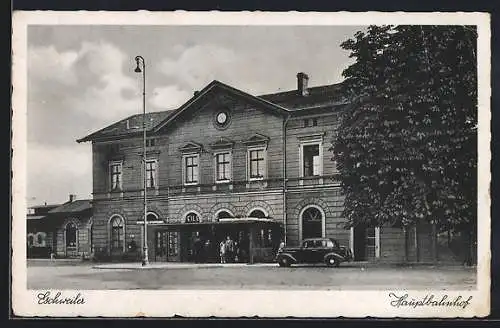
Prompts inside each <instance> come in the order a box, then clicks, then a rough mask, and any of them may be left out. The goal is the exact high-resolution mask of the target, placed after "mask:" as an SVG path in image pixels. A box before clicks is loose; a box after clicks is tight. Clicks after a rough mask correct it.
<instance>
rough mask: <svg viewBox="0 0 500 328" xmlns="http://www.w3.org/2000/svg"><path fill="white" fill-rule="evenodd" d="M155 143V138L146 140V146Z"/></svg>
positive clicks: (152, 145) (151, 145)
mask: <svg viewBox="0 0 500 328" xmlns="http://www.w3.org/2000/svg"><path fill="white" fill-rule="evenodd" d="M155 145H156V140H155V139H147V140H146V147H154V146H155Z"/></svg>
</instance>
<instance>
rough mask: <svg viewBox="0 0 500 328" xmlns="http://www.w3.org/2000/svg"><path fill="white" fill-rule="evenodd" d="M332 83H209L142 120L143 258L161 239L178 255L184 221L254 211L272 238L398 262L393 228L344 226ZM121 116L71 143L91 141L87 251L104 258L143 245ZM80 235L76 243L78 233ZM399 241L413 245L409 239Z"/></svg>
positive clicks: (132, 140)
mask: <svg viewBox="0 0 500 328" xmlns="http://www.w3.org/2000/svg"><path fill="white" fill-rule="evenodd" d="M299 85H302V84H301V83H300V81H299ZM337 89H338V88H337V86H335V85H333V86H323V87H317V88H310V89H309V92H308V93H306V94H307V95H304V94H302V93H299V94H297V92H295V91H289V92H284V93H280V94H274V95H267V96H261V97H254V96H251V95H248V94H245V93H243V92H242V91H239V90H236V89H234V88H232V87H229V86H227V85H224V84H222V83H220V82H217V81H215V82H212V83H211V84H209V85H208V86H207V87H206V88H205V89H203V90H202V91H200V92H199V93H197V96H195V97H194V98H192V99H191V100H190V101H188V102H187V103H186V104H184V105H183V106H181V107H180V108H179V109H177V110H175V111H173V112H168V113H164V114H161V115H160V117H161V119H158V120H156V121H155V119H156V118H155V117H156V116H148V117H149V118H150V121H148V124H149V123H150V126H149V129H148V140H154V141H151V142H148V145H147V149H146V152H147V153H146V155H147V158H148V161H154V163H155V165H156V169H155V170H154V173H153V176H154V180H155V183H154V186H152V187H151V188H149V189H148V190H147V208H148V213H149V215H150V216H151V218H152V220H153V221H155V224H154V225H150V226H149V229H148V249H149V256H150V258H158V257H159V253H158V252H159V249H160V248H159V247H160V246H161V247H163V243H168V245H169V246H168V247H179V248H180V252H181V253H182V252H185V250H184V248H185V239H186V238H190V237H186V236H188V233H191V232H194V231H195V230H196V229H198V228H196V229H195V230H192V231H191V230H189V229H191V228H190V227H195V226H196V227H199V229H198V230H196V233H198V231H201V230H203V229H205V228H204V227H206V224H208V226H210V224H212V223H213V224H214V225H213V227H216V226H215V224H216V223H217V222H218V217H217V216H218V213H220V212H221V211H226V212H228V213H229V214H230V216H231V217H233V218H235V217H236V218H237V217H248V216H250V214H251V211H252V210H254V209H258V210H260V211H261V212H260V213H262V214H263V215H264V216H265V217H266V218H268V219H270V220H272V221H273V222H275V223H277V224H279V225H281V227H282V231H281V234H282V235H281V236H280V238H282V239H284V240H286V243H287V244H288V245H299V244H300V242H301V240H302V238H304V236H305V235H311V236H324V237H331V238H335V239H337V240H338V241H339V242H340V243H341V244H342V245H346V246H349V247H351V248H353V249H354V250H355V253H356V252H357V253H358V257H357V258H358V259H359V260H376V259H381V260H384V261H401V260H404V257H405V253H404V252H405V245H406V244H405V234H404V232H403V230H402V229H400V228H393V227H380V228H375V227H367V228H363V229H361V228H358V229H357V230H354V229H346V228H345V227H344V225H345V223H346V222H345V219H344V218H343V217H342V211H343V202H344V198H343V196H342V194H341V189H340V183H339V180H338V176H337V174H338V171H337V169H336V165H335V160H334V158H332V153H331V151H330V147H331V142H332V140H333V138H335V135H336V130H337V126H338V111H339V110H341V107H342V105H343V103H342V102H341V101H339V96H338V95H335V91H336V90H337ZM330 94H331V96H330ZM222 112H223V113H224V117H225V118H227V120H229V123H227V121H226V123H225V125H224V126H220V125H218V123H217V120H218V119H219V114H220V113H222ZM131 122H137V117H131V118H127V119H124V120H122V121H120V122H117V123H115V124H114V125H112V126H110V127H108V128H106V129H103V130H101V131H98V132H96V133H94V134H92V135H90V136H88V137H86V138H83V139H81V140H80V141H92V145H93V147H92V151H93V193H94V199H93V225H92V231H93V232H92V236H93V244H94V248H95V249H98V250H100V251H102V252H105V253H108V254H110V255H113V252H112V250H113V249H114V250H115V251H118V253H120V252H126V251H127V250H128V249H129V244H130V242H131V241H132V240H134V242H136V243H137V244H138V245H142V243H143V241H142V238H143V234H144V232H143V226H142V222H143V219H144V203H143V201H144V200H143V198H144V189H143V179H144V175H143V174H144V172H143V167H142V164H143V162H142V157H141V156H142V155H143V143H142V142H143V140H142V138H141V134H140V133H139V132H140V129H135V128H136V127H134V126H131ZM134 129H135V130H134ZM252 147H259V149H262V150H263V151H264V154H265V159H264V161H263V162H262V163H264V164H265V173H264V176H262V177H261V178H259V179H254V180H252V179H251V178H250V173H249V170H250V160H249V150H250V149H253V148H252ZM220 152H225V153H227V154H229V158H230V160H229V161H230V170H229V172H230V173H229V177H228V178H227V179H226V180H224V181H218V180H217V178H216V177H217V176H218V174H219V173H217V167H218V166H217V164H216V155H217V154H218V153H220ZM186 154H188V155H189V156H194V157H196V166H197V174H196V181H195V182H194V183H186V181H187V180H186V171H187V170H188V168H187V166H186V165H187V164H186V162H185V156H186ZM112 163H119V172H120V173H119V187H118V188H115V189H113V188H111V187H112V184H113V181H112V177H111V175H112V172H111V170H112V169H111V165H112ZM115 182H116V181H115ZM115 184H116V183H115ZM190 213H191V214H193V213H194V214H195V217H196V222H195V224H192V223H193V222H191V221H188V219H187V216H188V214H190ZM306 220H307V221H306ZM141 221H142V222H141ZM204 225H205V226H204ZM306 225H307V228H306ZM235 227H236V225H235ZM162 229H164V230H165V231H166V232H165V234H166V233H167V232H175V233H178V235H176V236H177V237H175V243H177V244H175V245H177V246H175V245H174V243H173V242H172V243H170V239H169V238H173V237H168V238H167V237H165V241H163V239H162V238H164V237H161V236H163V235H162V231H163V230H162ZM193 229H194V228H193ZM200 229H201V230H200ZM207 229H208V228H207ZM212 229H214V228H212ZM235 229H236V228H235ZM256 229H257V228H256ZM259 229H260V230H259ZM266 229H267V228H266ZM188 230H189V231H188ZM264 230H265V229H264V228H262V227H259V228H258V229H257V230H255V231H254V232H255V233H257V235H255V236H254V237H253V238H257V237H259V235H258V234H259V233H261V234H262V235H261V236H260V237H259V238H261V239H262V238H264ZM266 231H267V230H266ZM240 232H241V231H240ZM245 233H246V232H245ZM266 233H267V232H266ZM419 235H422V237H421V238H417V239H418V243H419V245H420V251H419V252H420V254H419V258H420V259H428V254H429V252H428V251H427V249H426V247H427V246H428V245H429V242H428V240H429V231H427V230H426V231H423V230H421V231H420V234H419ZM165 236H166V235H165ZM81 238H83V239H85V234H84V233H82V234H81ZM273 238H274V237H273ZM426 238H427V239H426ZM178 239H180V241H178ZM217 242H218V241H217ZM273 242H274V240H273ZM159 245H160V246H159ZM183 245H184V246H183ZM408 245H410V246H409V247H410V248H411V249H412V250H415V248H416V247H415V244H411V243H409V244H408ZM165 247H166V246H165ZM266 247H271V246H269V245H268V246H266ZM272 247H274V246H272ZM188 248H189V247H188ZM168 252H169V251H168V250H167V253H168ZM402 252H403V253H402ZM169 254H170V253H169ZM170 255H171V256H170V257H168V256H167V257H165V259H166V260H176V261H182V260H184V259H186V258H187V257H185V256H183V254H178V253H177V251H176V252H172V254H170Z"/></svg>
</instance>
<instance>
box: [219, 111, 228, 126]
mask: <svg viewBox="0 0 500 328" xmlns="http://www.w3.org/2000/svg"><path fill="white" fill-rule="evenodd" d="M226 121H227V114H226V113H224V112H220V113H219V114H217V123H219V124H221V125H224V123H226Z"/></svg>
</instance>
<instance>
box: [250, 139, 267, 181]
mask: <svg viewBox="0 0 500 328" xmlns="http://www.w3.org/2000/svg"><path fill="white" fill-rule="evenodd" d="M253 151H262V154H263V160H262V163H263V165H264V169H263V170H264V172H263V173H264V174H263V176H262V177H252V164H251V163H252V157H251V153H252V152H253ZM265 179H267V147H266V146H253V147H247V180H248V181H261V180H265Z"/></svg>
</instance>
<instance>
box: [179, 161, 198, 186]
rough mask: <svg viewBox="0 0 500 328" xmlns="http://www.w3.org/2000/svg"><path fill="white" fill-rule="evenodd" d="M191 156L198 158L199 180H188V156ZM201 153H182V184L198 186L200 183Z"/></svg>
mask: <svg viewBox="0 0 500 328" xmlns="http://www.w3.org/2000/svg"><path fill="white" fill-rule="evenodd" d="M190 157H193V158H196V162H197V164H196V168H197V170H198V171H197V180H196V181H189V182H188V181H187V171H188V170H187V162H186V160H187V158H190ZM200 164H201V163H200V154H199V153H186V154H183V155H182V184H183V185H184V186H196V185H198V184H200V178H201V176H200V166H201V165H200ZM191 167H195V166H191Z"/></svg>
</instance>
